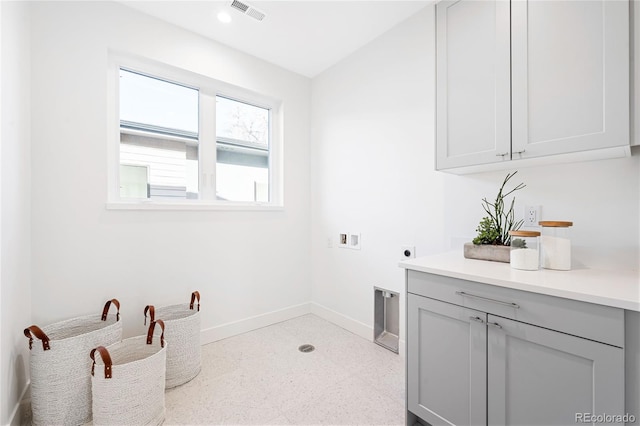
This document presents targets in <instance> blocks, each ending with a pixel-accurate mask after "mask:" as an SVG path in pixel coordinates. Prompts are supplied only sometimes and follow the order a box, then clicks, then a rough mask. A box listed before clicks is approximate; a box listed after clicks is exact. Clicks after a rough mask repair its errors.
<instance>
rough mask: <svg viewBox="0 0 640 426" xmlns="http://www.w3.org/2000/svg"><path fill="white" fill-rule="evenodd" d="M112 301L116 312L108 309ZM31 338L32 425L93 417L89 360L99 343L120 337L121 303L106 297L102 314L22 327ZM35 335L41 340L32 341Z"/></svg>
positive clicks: (71, 422) (69, 422) (81, 421)
mask: <svg viewBox="0 0 640 426" xmlns="http://www.w3.org/2000/svg"><path fill="white" fill-rule="evenodd" d="M111 304H113V305H115V306H116V308H117V310H118V312H117V313H116V314H115V315H114V314H109V313H108V312H109V308H110V306H111ZM24 334H25V336H27V337H28V338H29V349H31V350H30V351H29V352H30V356H29V366H30V368H31V407H32V418H33V420H32V422H33V424H34V425H53V424H55V425H63V424H64V425H81V424H84V423H87V422H89V421H91V378H90V377H91V376H90V375H89V369H90V367H91V360H90V359H89V357H88V356H87V354H88V353H89V351H90V350H91V349H93V348H95V347H96V346H97V345H110V344H112V343H115V342H119V341H120V340H122V322H120V303H119V302H118V301H117V300H116V299H112V300H109V301H107V303H106V304H105V305H104V309H103V312H102V314H98V315H87V316H82V317H78V318H72V319H69V320H66V321H61V322H57V323H54V324H51V325H48V326H46V327H42V328H40V327H38V326H36V325H32V326H31V327H28V328H26V329H25V330H24ZM34 337H35V338H36V339H38V340H40V343H41V344H39V342H35V343H34V341H33V340H34Z"/></svg>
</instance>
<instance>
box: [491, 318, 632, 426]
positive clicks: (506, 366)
mask: <svg viewBox="0 0 640 426" xmlns="http://www.w3.org/2000/svg"><path fill="white" fill-rule="evenodd" d="M487 324H488V327H487V328H488V364H487V366H488V367H487V376H488V386H487V388H488V390H487V398H488V423H489V424H490V425H575V424H576V423H591V422H580V421H579V420H577V418H576V416H577V415H580V414H581V413H591V414H594V415H601V414H610V415H622V414H624V354H623V352H624V351H623V349H622V348H618V347H615V346H610V345H606V344H603V343H598V342H594V341H592V340H587V339H582V338H579V337H575V336H572V335H569V334H564V333H560V332H556V331H553V330H549V329H546V328H541V327H535V326H532V325H529V324H525V323H521V322H517V321H512V320H508V319H505V318H501V317H495V316H492V315H489V316H488V321H487Z"/></svg>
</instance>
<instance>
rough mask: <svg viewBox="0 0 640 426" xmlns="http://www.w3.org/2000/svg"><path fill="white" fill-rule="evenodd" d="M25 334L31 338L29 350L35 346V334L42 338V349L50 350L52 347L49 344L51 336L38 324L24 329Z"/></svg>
mask: <svg viewBox="0 0 640 426" xmlns="http://www.w3.org/2000/svg"><path fill="white" fill-rule="evenodd" d="M24 335H25V336H27V337H28V338H29V350H31V348H32V347H33V336H36V338H38V339H40V340H42V349H43V350H45V351H48V350H49V349H51V346H50V345H49V337H48V336H47V335H46V334H44V331H42V330H41V329H40V327H38V326H37V325H32V326H31V327H27V328H25V329H24Z"/></svg>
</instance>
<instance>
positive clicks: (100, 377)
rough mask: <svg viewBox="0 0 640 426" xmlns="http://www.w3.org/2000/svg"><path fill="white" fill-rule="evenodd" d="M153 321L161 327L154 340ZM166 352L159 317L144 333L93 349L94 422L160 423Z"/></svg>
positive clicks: (119, 423)
mask: <svg viewBox="0 0 640 426" xmlns="http://www.w3.org/2000/svg"><path fill="white" fill-rule="evenodd" d="M156 323H157V324H159V325H160V326H161V327H162V330H163V331H162V335H161V336H160V338H159V339H157V342H156V344H153V332H154V327H155V325H156ZM96 355H99V356H96ZM166 356H167V344H166V342H165V340H164V324H163V323H162V320H157V321H153V322H152V323H151V324H150V325H149V331H148V333H147V335H146V336H138V337H131V338H128V339H124V340H123V341H122V342H119V343H115V344H113V345H110V346H108V347H106V348H105V347H104V346H99V347H97V348H95V349H93V350H92V351H91V352H90V357H91V359H92V360H93V361H94V362H93V366H92V367H91V390H92V393H93V424H94V425H160V424H162V423H163V422H164V418H165V405H164V381H165V371H166Z"/></svg>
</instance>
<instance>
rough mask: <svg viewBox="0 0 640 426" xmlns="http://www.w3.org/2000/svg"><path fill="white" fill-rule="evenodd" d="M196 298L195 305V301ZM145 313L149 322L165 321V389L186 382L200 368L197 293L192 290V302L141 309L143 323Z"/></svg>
mask: <svg viewBox="0 0 640 426" xmlns="http://www.w3.org/2000/svg"><path fill="white" fill-rule="evenodd" d="M196 300H197V302H198V303H197V307H196V308H195V309H194V304H195V302H196ZM147 312H149V315H150V317H151V321H153V320H154V318H155V317H156V316H157V317H158V318H162V320H163V321H164V323H165V326H166V331H165V335H166V338H167V342H169V347H168V348H167V379H166V380H167V382H166V385H165V387H166V388H167V389H169V388H173V387H176V386H179V385H182V384H185V383H187V382H188V381H190V380H191V379H193V378H194V377H196V376H197V375H198V373H199V372H200V369H201V366H202V365H201V362H202V361H201V353H200V350H201V347H200V293H199V292H197V291H194V292H193V293H191V302H190V303H185V304H180V305H171V306H165V307H162V308H158V309H155V308H154V307H153V305H148V306H146V307H145V308H144V316H145V324H146V318H147Z"/></svg>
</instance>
